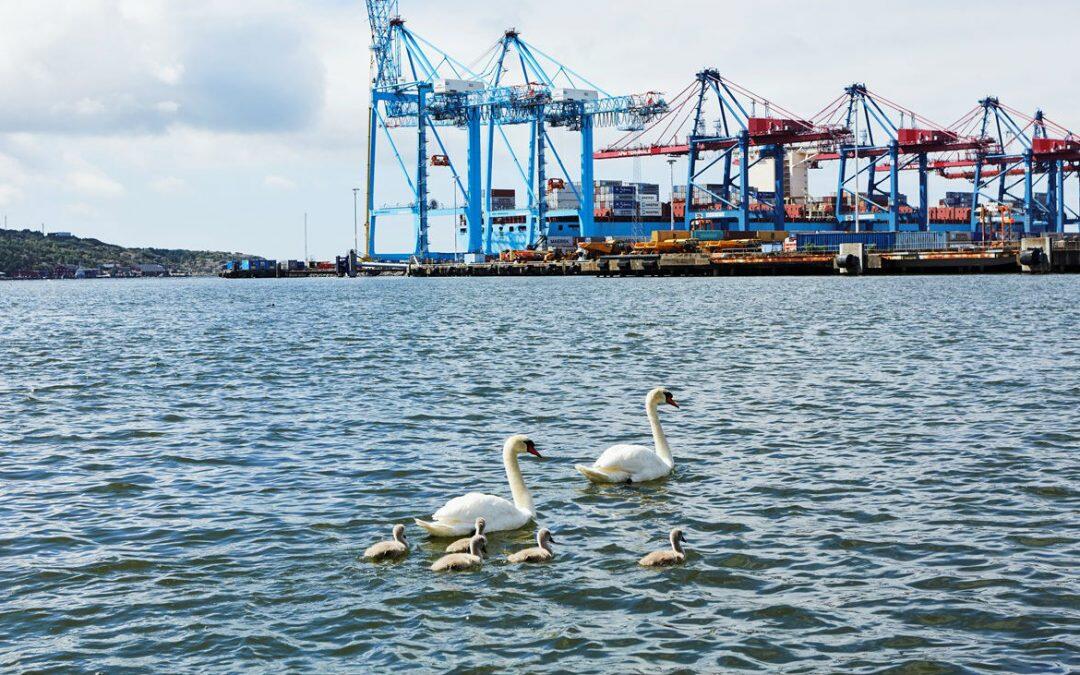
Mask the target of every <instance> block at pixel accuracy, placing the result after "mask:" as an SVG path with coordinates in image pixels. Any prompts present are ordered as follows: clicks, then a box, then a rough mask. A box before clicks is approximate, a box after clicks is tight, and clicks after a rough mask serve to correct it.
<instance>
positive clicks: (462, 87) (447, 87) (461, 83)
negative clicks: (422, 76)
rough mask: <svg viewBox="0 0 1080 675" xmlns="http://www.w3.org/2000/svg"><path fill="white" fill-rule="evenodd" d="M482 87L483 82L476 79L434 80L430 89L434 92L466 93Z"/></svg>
mask: <svg viewBox="0 0 1080 675" xmlns="http://www.w3.org/2000/svg"><path fill="white" fill-rule="evenodd" d="M483 88H484V83H483V82H477V81H476V80H435V83H434V84H433V85H432V91H434V92H435V93H436V94H468V93H469V92H473V91H480V90H482V89H483Z"/></svg>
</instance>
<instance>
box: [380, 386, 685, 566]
mask: <svg viewBox="0 0 1080 675" xmlns="http://www.w3.org/2000/svg"><path fill="white" fill-rule="evenodd" d="M661 405H669V406H672V407H674V408H678V407H679V404H678V403H676V401H675V398H674V396H673V395H672V393H671V392H670V391H668V389H666V388H665V387H656V388H655V389H652V390H651V391H649V393H648V394H647V395H646V396H645V414H646V417H647V418H648V420H649V426H650V428H651V430H652V437H653V447H651V448H650V447H648V446H645V445H631V444H623V443H620V444H618V445H613V446H611V447H609V448H608V449H607V450H604V452H603V453H601V455H600V457H598V458H597V460H596V461H595V462H593V464H592V465H591V466H586V465H584V464H578V465H576V466H575V467H574V468H575V469H576V470H577V471H578V472H579V473H581V474H582V475H583V476H585V478H587V479H588V480H589V481H590V482H592V483H644V482H648V481H655V480H659V479H661V478H666V477H667V476H669V475H671V472H672V471H673V470H674V468H675V460H674V457H673V456H672V454H671V447H670V446H669V445H668V441H667V437H666V436H665V435H664V430H663V427H662V426H661V424H660V414H659V412H658V411H659V407H660V406H661ZM526 454H528V455H532V456H534V457H537V458H539V459H543V455H541V454H540V452H539V451H538V450H537V449H536V444H535V443H534V442H533V441H532V439H530V438H529V437H528V436H525V435H523V434H515V435H513V436H511V437H509V438H507V439H506V442H505V443H504V444H503V450H502V461H503V468H504V469H505V470H506V480H507V482H508V483H509V486H510V496H511V499H506V498H505V497H499V496H496V495H489V494H483V493H481V492H469V493H467V494H464V495H461V496H459V497H454V498H453V499H451V500H449V501H448V502H446V503H445V504H443V506H442V507H441V508H439V509H438V510H437V511H435V513H434V514H432V516H431V519H430V520H421V519H419V518H416V519H414V520H415V522H416V524H417V525H418V526H420V527H421V528H422V529H423V530H425V531H426V532H427V533H428V534H429V535H431V536H432V537H438V538H451V537H460V538H459V539H457V540H456V541H454V542H453V543H451V544H450V545H449V546H447V547H446V551H445V555H443V556H442V557H441V558H439V559H438V560H437V561H435V563H434V564H432V565H431V569H432V570H433V571H436V572H441V571H450V570H473V569H478V568H480V567H481V566H482V565H483V561H484V558H485V557H486V555H487V533H492V532H505V531H510V530H518V529H521V528H522V527H525V526H526V525H528V524H529V523H531V522H533V521H534V520H536V517H537V512H536V505H535V503H534V502H533V498H532V494H531V493H530V492H529V488H528V487H527V486H526V485H525V479H524V477H523V476H522V473H521V465H520V463H519V461H518V458H519V457H520V456H522V455H526ZM392 534H393V538H392V539H391V540H390V541H384V542H380V543H377V544H375V545H373V546H371V547H370V548H368V549H367V550H366V551H364V555H363V557H364V558H366V559H368V560H371V561H382V560H401V559H402V558H404V557H406V556H407V555H408V554H409V544H408V541H407V540H406V538H405V526H404V525H401V524H398V525H394V527H393V530H392ZM669 541H670V543H671V549H670V550H662V551H654V552H652V553H649V554H648V555H646V556H645V557H643V558H641V559H640V560H639V561H638V563H639V564H640V565H642V566H644V567H667V566H671V565H678V564H681V563H683V562H684V561H685V560H686V554H685V551H684V549H683V546H682V544H683V543H684V542H685V541H686V537H685V535H684V534H683V532H682V530H681V529H678V528H676V529H674V530H671V532H670V535H669ZM554 542H555V539H554V538H553V536H552V533H551V530H549V529H548V528H546V527H545V528H541V529H540V530H539V531H538V532H537V534H536V543H537V546H535V547H533V548H528V549H525V550H523V551H519V552H517V553H514V554H511V555H509V556H508V557H507V562H509V563H512V564H521V563H543V562H550V561H552V560H553V559H554V557H555V553H554V550H553V549H552V546H551V544H552V543H554Z"/></svg>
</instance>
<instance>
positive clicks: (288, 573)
mask: <svg viewBox="0 0 1080 675" xmlns="http://www.w3.org/2000/svg"><path fill="white" fill-rule="evenodd" d="M1078 308H1080V283H1078V280H1077V279H1076V278H1075V277H1065V276H1048V277H1021V276H1011V275H1010V276H994V277H982V276H967V277H933V278H927V277H907V278H863V279H841V278H822V279H801V278H800V279H784V278H777V279H743V278H739V279H663V280H657V279H622V280H597V279H580V278H578V279H573V278H571V279H483V280H470V279H445V280H416V279H402V278H387V279H358V280H336V279H334V280H296V281H286V280H280V281H277V280H267V281H232V282H227V281H220V280H179V279H173V280H146V281H119V280H118V281H87V282H41V283H6V284H0V336H2V338H0V339H2V341H0V413H2V424H0V588H2V589H3V591H2V595H0V671H4V672H20V671H38V670H45V671H55V672H73V671H75V672H80V671H103V672H125V671H155V672H235V671H260V672H261V671H268V670H269V671H301V670H303V671H314V672H329V671H352V672H358V671H385V670H386V669H388V668H390V667H409V666H412V667H419V668H424V669H430V670H439V671H442V670H448V669H461V670H469V669H475V670H480V671H486V672H508V671H511V670H517V671H522V670H526V671H539V670H546V669H561V670H565V671H569V672H577V673H583V672H601V671H604V672H616V671H618V672H650V673H651V672H669V671H672V672H674V671H683V672H716V671H721V670H728V669H736V668H746V669H758V670H764V671H789V672H809V671H854V672H873V671H879V670H884V669H888V668H892V667H897V668H899V669H900V670H901V671H906V672H957V671H995V670H997V671H1029V672H1065V671H1068V670H1070V669H1074V668H1077V667H1080V653H1078V649H1080V647H1078V637H1077V636H1078V631H1080V583H1078V576H1077V561H1078V554H1080V545H1078V543H1080V484H1078V477H1080V464H1078V461H1077V456H1078V455H1077V453H1078V451H1080V415H1078V410H1080V405H1078V404H1080V341H1078V339H1077V338H1078V335H1080V331H1078V329H1077V326H1078V319H1080V314H1078ZM656 384H664V385H666V386H668V387H669V388H671V389H672V391H673V392H674V393H675V394H676V397H677V398H678V399H679V400H680V403H681V404H682V406H683V409H682V411H681V412H674V411H672V412H671V413H667V412H665V413H664V416H663V419H664V423H665V425H666V429H667V432H668V436H669V439H670V441H671V445H672V448H673V451H674V454H675V458H676V463H677V469H676V475H675V476H674V477H673V478H672V479H670V480H669V481H667V482H664V483H660V484H655V485H641V486H610V487H595V486H590V485H589V484H587V483H586V482H585V481H584V479H583V478H582V477H581V476H580V475H578V474H577V473H576V472H575V471H573V469H572V465H573V464H574V463H577V462H589V461H591V460H592V459H593V458H594V457H596V456H597V455H598V454H599V453H600V452H601V451H602V449H603V448H604V447H606V446H607V445H609V444H612V443H615V442H648V426H647V424H646V421H645V418H644V414H643V411H642V398H643V395H644V393H645V391H646V390H648V389H649V388H650V387H652V386H654V385H656ZM517 432H526V433H529V434H531V435H532V437H533V438H534V439H535V440H536V443H537V445H538V446H539V448H540V449H541V451H542V452H543V453H544V454H545V455H546V456H547V459H546V460H545V461H543V462H540V461H533V460H531V458H526V459H525V460H523V462H522V464H523V468H524V473H525V479H526V482H527V483H528V484H529V486H530V487H531V488H532V491H533V495H534V497H535V499H536V504H537V508H538V511H539V516H538V520H539V522H540V523H541V524H542V525H545V526H547V527H550V528H551V529H552V530H554V531H555V534H556V539H558V540H559V542H560V544H559V545H558V546H557V547H556V553H557V560H556V562H555V563H553V564H551V565H548V566H544V567H528V568H514V567H510V566H507V565H506V564H505V563H504V562H502V561H501V560H500V559H501V558H504V557H505V554H506V553H507V552H509V551H512V550H514V549H516V548H518V547H522V546H525V545H527V544H528V542H529V541H530V538H531V536H532V531H531V530H527V531H521V532H517V533H502V534H497V535H493V536H492V537H491V542H490V548H491V553H492V554H493V557H492V559H491V560H490V561H488V562H487V563H486V564H485V566H484V568H483V569H482V570H481V571H479V572H477V573H473V574H457V575H449V576H448V575H442V576H440V575H436V574H434V573H431V572H430V571H429V570H428V569H427V567H428V565H429V564H430V563H431V561H432V560H434V559H435V558H436V557H437V555H438V551H437V549H436V547H435V546H433V545H432V544H431V543H429V542H428V541H427V540H426V538H425V537H424V536H423V535H422V533H421V532H420V531H419V530H418V528H416V527H415V526H414V525H412V523H411V518H412V517H415V516H427V515H429V514H430V513H431V512H432V511H433V510H434V509H436V508H437V507H438V506H440V505H441V504H442V503H443V502H444V501H445V500H446V499H448V498H450V497H453V496H455V495H458V494H461V493H462V492H464V491H467V490H470V489H481V490H483V491H486V492H491V493H494V494H500V495H504V496H509V492H508V489H507V487H506V483H505V479H504V476H503V471H502V467H501V464H500V454H499V449H500V446H501V443H502V441H503V439H504V438H505V437H506V436H507V435H509V434H511V433H517ZM397 522H407V523H409V534H410V536H411V538H412V540H413V542H414V549H413V552H412V555H411V557H410V558H409V559H408V560H407V561H405V562H403V563H401V564H398V565H378V566H375V565H370V564H365V563H364V562H362V561H360V560H358V555H359V553H360V552H361V551H362V550H363V549H364V548H365V547H366V546H367V545H369V544H370V543H372V542H374V541H377V540H380V539H384V538H386V536H387V534H388V532H389V529H390V525H391V524H392V523H397ZM676 525H678V526H681V527H683V528H684V529H685V530H686V533H687V537H688V539H689V547H690V548H689V556H688V560H687V562H686V564H685V565H684V566H683V567H681V568H678V569H671V570H667V571H660V572H658V571H650V570H644V569H640V568H638V567H637V565H636V564H635V561H636V560H637V558H638V557H640V556H641V555H642V554H644V553H646V552H648V551H650V550H653V549H654V548H659V547H661V546H663V544H664V536H665V533H666V531H667V530H668V529H669V528H671V527H673V526H676Z"/></svg>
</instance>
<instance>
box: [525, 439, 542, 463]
mask: <svg viewBox="0 0 1080 675" xmlns="http://www.w3.org/2000/svg"><path fill="white" fill-rule="evenodd" d="M525 452H527V453H529V454H530V455H536V456H537V457H539V458H540V459H543V458H544V456H543V455H541V454H540V451H538V450H537V449H536V444H535V443H533V442H532V441H525Z"/></svg>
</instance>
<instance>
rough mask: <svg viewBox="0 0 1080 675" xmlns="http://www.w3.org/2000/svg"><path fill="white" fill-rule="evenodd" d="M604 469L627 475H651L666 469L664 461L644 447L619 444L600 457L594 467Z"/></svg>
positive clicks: (650, 449)
mask: <svg viewBox="0 0 1080 675" xmlns="http://www.w3.org/2000/svg"><path fill="white" fill-rule="evenodd" d="M595 466H598V467H602V468H604V469H609V470H616V471H625V472H626V473H628V474H631V475H635V474H642V473H647V474H652V473H655V472H656V471H657V470H658V469H661V468H668V467H667V465H666V464H664V460H662V459H660V456H659V455H657V454H656V452H654V451H653V449H652V448H648V447H645V446H644V445H629V444H625V443H620V444H619V445H613V446H611V447H610V448H608V449H607V450H605V451H604V454H602V455H600V458H599V459H597V460H596V465H595Z"/></svg>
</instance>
